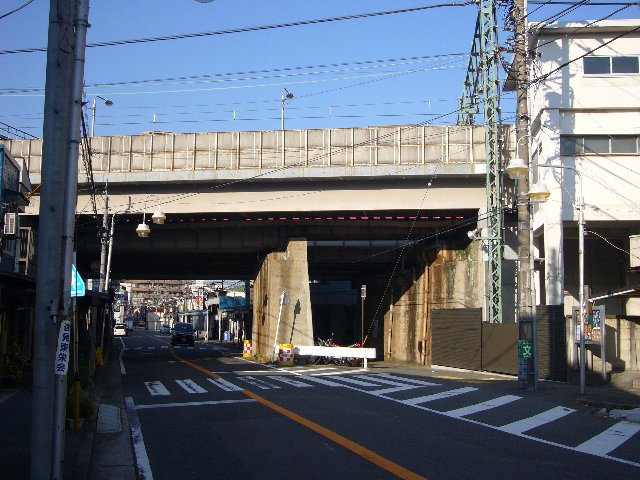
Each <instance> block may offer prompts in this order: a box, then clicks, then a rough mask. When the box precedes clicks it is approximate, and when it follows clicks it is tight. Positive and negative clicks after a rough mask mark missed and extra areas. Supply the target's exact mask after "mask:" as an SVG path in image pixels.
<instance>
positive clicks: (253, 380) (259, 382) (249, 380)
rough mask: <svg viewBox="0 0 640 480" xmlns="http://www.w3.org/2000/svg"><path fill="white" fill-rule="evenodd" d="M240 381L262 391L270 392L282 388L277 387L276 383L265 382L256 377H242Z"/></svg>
mask: <svg viewBox="0 0 640 480" xmlns="http://www.w3.org/2000/svg"><path fill="white" fill-rule="evenodd" d="M240 379H241V380H244V381H245V382H247V383H250V384H251V385H253V386H254V387H258V388H260V389H262V390H269V389H270V388H280V385H276V384H275V383H269V382H265V381H264V380H259V379H257V378H255V377H240Z"/></svg>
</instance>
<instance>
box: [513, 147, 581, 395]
mask: <svg viewBox="0 0 640 480" xmlns="http://www.w3.org/2000/svg"><path fill="white" fill-rule="evenodd" d="M518 160H519V159H518V158H517V155H516V159H515V160H513V161H512V162H510V163H509V165H508V166H507V168H506V171H507V173H509V174H510V175H511V173H510V172H512V173H514V174H515V172H518V175H522V170H521V168H520V166H519V165H518ZM537 166H538V167H542V168H559V169H562V170H571V171H572V172H574V173H575V175H576V177H577V179H578V198H577V206H576V209H577V210H578V272H579V273H578V274H579V282H580V285H579V289H580V291H579V301H580V394H581V395H584V391H585V345H584V322H585V317H586V315H587V308H586V301H585V295H584V290H585V286H584V231H585V221H584V197H583V195H582V175H581V174H580V172H579V171H578V170H577V169H576V168H574V167H569V166H567V165H544V164H538V165H537ZM527 173H528V169H527ZM525 174H526V173H525ZM512 178H513V177H512ZM527 196H528V197H529V199H530V200H531V201H532V202H535V203H541V202H546V201H547V199H548V198H549V197H550V196H551V192H549V190H548V189H547V188H546V186H545V185H544V183H543V182H539V183H536V184H534V185H532V186H531V188H530V189H529V192H528V193H527Z"/></svg>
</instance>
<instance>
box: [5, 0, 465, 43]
mask: <svg viewBox="0 0 640 480" xmlns="http://www.w3.org/2000/svg"><path fill="white" fill-rule="evenodd" d="M469 5H475V2H474V1H468V2H464V3H455V2H453V3H441V4H436V5H425V6H422V7H413V8H403V9H398V10H386V11H381V12H369V13H356V14H353V15H341V16H336V17H327V18H316V19H309V20H299V21H293V22H284V23H275V24H270V25H257V26H251V27H238V28H231V29H226V30H214V31H209V32H195V33H182V34H175V35H162V36H156V37H145V38H130V39H127V40H111V41H105V42H96V43H89V44H87V48H97V47H113V46H120V45H136V44H143V43H152V42H165V41H168V40H183V39H189V38H203V37H212V36H218V35H230V34H234V33H247V32H258V31H264V30H276V29H281V28H291V27H300V26H305V25H319V24H325V23H333V22H341V21H346V20H360V19H364V18H374V17H382V16H387V15H397V14H402V13H415V12H420V11H425V10H432V9H436V8H445V7H467V6H469ZM46 51H47V49H46V47H38V48H20V49H13V50H0V55H12V54H20V53H37V52H46Z"/></svg>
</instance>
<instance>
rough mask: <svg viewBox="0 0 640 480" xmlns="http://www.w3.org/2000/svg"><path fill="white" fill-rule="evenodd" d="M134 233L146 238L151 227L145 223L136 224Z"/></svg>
mask: <svg viewBox="0 0 640 480" xmlns="http://www.w3.org/2000/svg"><path fill="white" fill-rule="evenodd" d="M136 233H137V234H138V236H139V237H140V238H147V237H148V236H149V234H150V233H151V229H150V228H149V225H147V224H146V223H141V224H139V225H138V228H136Z"/></svg>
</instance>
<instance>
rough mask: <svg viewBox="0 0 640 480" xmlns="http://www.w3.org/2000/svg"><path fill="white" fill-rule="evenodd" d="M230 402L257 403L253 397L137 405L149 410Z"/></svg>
mask: <svg viewBox="0 0 640 480" xmlns="http://www.w3.org/2000/svg"><path fill="white" fill-rule="evenodd" d="M229 403H255V400H254V399H253V398H241V399H238V400H204V401H202V402H176V403H155V404H149V405H136V407H135V408H136V410H148V409H152V408H173V407H199V406H201V405H225V404H229Z"/></svg>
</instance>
